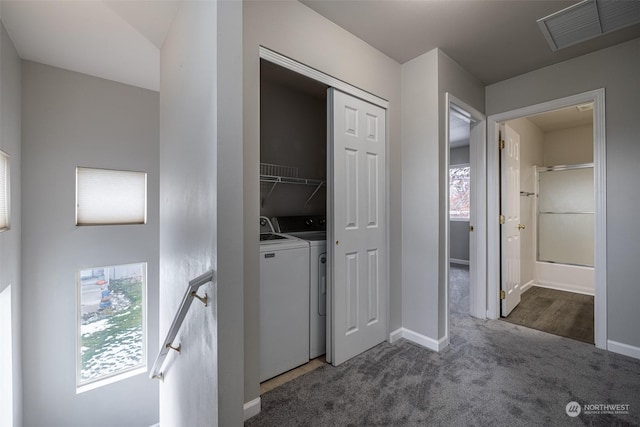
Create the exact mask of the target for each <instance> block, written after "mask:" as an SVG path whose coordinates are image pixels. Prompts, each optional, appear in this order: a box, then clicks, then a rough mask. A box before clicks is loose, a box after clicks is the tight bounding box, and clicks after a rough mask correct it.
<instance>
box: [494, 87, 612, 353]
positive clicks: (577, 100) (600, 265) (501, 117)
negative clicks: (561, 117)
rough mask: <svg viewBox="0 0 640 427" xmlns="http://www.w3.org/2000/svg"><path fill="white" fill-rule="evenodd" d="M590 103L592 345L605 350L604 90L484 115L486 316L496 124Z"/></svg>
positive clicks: (497, 308) (497, 313)
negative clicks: (593, 197)
mask: <svg viewBox="0 0 640 427" xmlns="http://www.w3.org/2000/svg"><path fill="white" fill-rule="evenodd" d="M590 102H593V163H594V180H595V183H594V184H595V206H596V209H595V212H596V217H595V234H594V237H595V263H594V264H595V266H594V275H595V297H594V305H595V310H594V317H595V321H594V323H595V325H594V326H595V330H594V332H595V345H596V347H598V348H602V349H605V350H606V349H607V253H606V242H607V228H606V226H607V222H606V206H607V204H606V188H607V187H606V131H605V90H604V88H602V89H596V90H593V91H589V92H583V93H580V94H577V95H572V96H568V97H564V98H559V99H555V100H552V101H548V102H543V103H540V104H535V105H531V106H528V107H523V108H518V109H515V110H511V111H507V112H504V113H499V114H493V115H490V116H489V117H488V118H487V134H488V135H487V218H488V221H487V222H488V227H487V231H488V241H487V287H486V297H487V317H488V318H489V319H498V318H499V317H500V304H499V298H500V297H499V295H500V294H499V292H500V288H499V284H500V230H499V227H500V225H499V222H498V217H499V215H500V211H499V206H500V205H499V200H500V199H499V190H498V189H499V179H500V176H499V160H498V157H499V149H498V128H499V124H500V123H502V122H506V121H508V120H513V119H518V118H521V117H526V116H531V115H534V114H540V113H545V112H548V111H552V110H558V109H561V108H566V107H571V106H575V105H579V104H586V103H590Z"/></svg>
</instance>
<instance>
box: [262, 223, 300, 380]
mask: <svg viewBox="0 0 640 427" xmlns="http://www.w3.org/2000/svg"><path fill="white" fill-rule="evenodd" d="M308 361H309V243H308V242H306V241H304V240H300V239H298V238H295V237H292V236H287V235H283V234H280V233H274V232H273V227H272V226H271V223H270V222H269V220H268V219H267V218H264V217H261V218H260V381H261V382H262V381H265V380H268V379H269V378H272V377H275V376H276V375H279V374H281V373H283V372H286V371H289V370H291V369H293V368H295V367H297V366H300V365H302V364H305V363H307V362H308Z"/></svg>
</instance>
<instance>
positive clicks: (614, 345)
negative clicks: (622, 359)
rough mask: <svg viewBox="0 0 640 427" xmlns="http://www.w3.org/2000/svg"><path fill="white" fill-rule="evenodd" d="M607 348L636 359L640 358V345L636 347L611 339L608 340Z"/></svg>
mask: <svg viewBox="0 0 640 427" xmlns="http://www.w3.org/2000/svg"><path fill="white" fill-rule="evenodd" d="M607 350H609V351H612V352H614V353H618V354H622V355H624V356H629V357H633V358H634V359H640V347H634V346H632V345H629V344H623V343H621V342H616V341H611V340H609V341H607Z"/></svg>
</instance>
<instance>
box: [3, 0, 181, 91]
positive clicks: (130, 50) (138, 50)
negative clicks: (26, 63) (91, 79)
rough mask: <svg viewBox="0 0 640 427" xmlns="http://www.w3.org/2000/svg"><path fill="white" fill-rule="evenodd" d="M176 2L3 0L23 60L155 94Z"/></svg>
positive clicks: (9, 29)
mask: <svg viewBox="0 0 640 427" xmlns="http://www.w3.org/2000/svg"><path fill="white" fill-rule="evenodd" d="M179 4H180V2H179V1H166V0H151V1H139V0H138V1H127V0H124V1H117V0H116V1H110V0H104V1H103V0H81V1H56V0H53V1H52V0H49V1H26V0H22V1H20V0H2V4H1V13H2V15H1V16H2V22H3V23H4V25H5V27H6V29H7V32H8V33H9V36H10V37H11V40H12V41H13V43H14V45H15V47H16V50H17V51H18V54H19V55H20V57H21V58H23V59H26V60H30V61H35V62H40V63H43V64H48V65H53V66H55V67H60V68H64V69H67V70H72V71H77V72H80V73H85V74H89V75H92V76H97V77H102V78H105V79H109V80H115V81H118V82H122V83H126V84H130V85H134V86H138V87H143V88H146V89H151V90H156V91H157V90H159V87H160V47H161V46H162V43H163V41H164V38H165V35H166V33H167V31H168V29H169V26H170V24H171V21H172V20H173V17H174V16H175V14H176V12H177V10H178V6H179Z"/></svg>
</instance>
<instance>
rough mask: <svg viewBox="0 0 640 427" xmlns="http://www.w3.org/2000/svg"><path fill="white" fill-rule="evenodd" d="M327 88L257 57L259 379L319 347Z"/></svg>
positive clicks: (313, 353) (322, 340) (322, 319)
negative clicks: (258, 102) (258, 132)
mask: <svg viewBox="0 0 640 427" xmlns="http://www.w3.org/2000/svg"><path fill="white" fill-rule="evenodd" d="M327 88H328V87H327V86H326V85H324V84H322V83H319V82H317V81H315V80H312V79H310V78H308V77H304V76H302V75H300V74H298V73H295V72H293V71H290V70H287V69H285V68H283V67H280V66H278V65H275V64H273V63H271V62H267V61H264V60H261V64H260V381H261V382H263V381H265V380H267V379H270V378H272V377H275V376H277V375H279V374H282V373H284V372H286V371H289V370H291V369H293V368H295V367H297V366H300V365H302V364H304V363H307V362H309V360H311V359H315V358H317V357H319V356H321V355H323V354H324V353H325V342H326V333H325V331H326V264H327V262H326V258H327V257H326V217H327V185H326V183H327Z"/></svg>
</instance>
